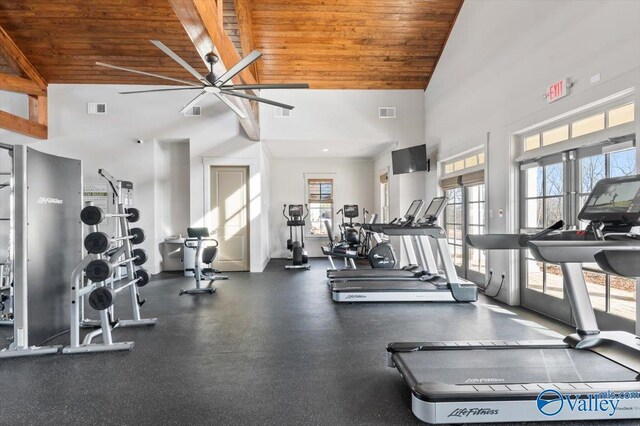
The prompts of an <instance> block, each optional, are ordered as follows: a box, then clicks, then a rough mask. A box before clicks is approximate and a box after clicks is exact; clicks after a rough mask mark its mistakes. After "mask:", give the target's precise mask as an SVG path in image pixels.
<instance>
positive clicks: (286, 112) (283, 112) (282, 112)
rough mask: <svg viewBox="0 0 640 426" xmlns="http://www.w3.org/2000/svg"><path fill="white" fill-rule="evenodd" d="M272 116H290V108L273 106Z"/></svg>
mask: <svg viewBox="0 0 640 426" xmlns="http://www.w3.org/2000/svg"><path fill="white" fill-rule="evenodd" d="M273 116H274V117H276V118H289V117H291V110H290V109H286V108H280V107H273Z"/></svg>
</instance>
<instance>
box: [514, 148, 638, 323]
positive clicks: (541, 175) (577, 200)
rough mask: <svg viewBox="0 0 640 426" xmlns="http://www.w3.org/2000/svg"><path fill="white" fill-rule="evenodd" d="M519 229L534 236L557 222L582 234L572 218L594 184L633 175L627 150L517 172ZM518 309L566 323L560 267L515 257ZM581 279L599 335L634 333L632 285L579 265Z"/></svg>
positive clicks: (585, 152)
mask: <svg viewBox="0 0 640 426" xmlns="http://www.w3.org/2000/svg"><path fill="white" fill-rule="evenodd" d="M521 170H522V171H521V200H522V201H521V218H520V220H521V223H522V224H523V225H524V226H523V228H522V231H523V232H530V233H533V232H536V231H539V230H541V229H543V228H544V227H547V226H549V225H551V224H552V223H554V222H556V221H557V220H560V219H562V220H564V221H565V223H566V225H567V226H568V227H569V228H572V229H577V228H581V229H582V228H584V227H585V226H586V224H585V223H581V222H580V221H578V219H577V217H578V213H579V212H580V209H581V208H582V205H583V204H584V201H585V200H586V198H587V196H588V194H589V192H590V191H591V189H592V188H593V186H594V185H595V183H596V182H597V181H599V180H600V179H604V178H607V177H617V176H629V175H633V174H635V173H636V150H635V148H634V147H633V146H624V145H623V146H621V147H620V148H619V149H618V150H616V149H615V146H613V147H611V146H609V147H608V149H605V148H603V147H591V148H583V149H580V150H577V151H570V152H567V153H564V154H559V155H556V156H553V157H548V158H544V159H541V160H538V161H536V162H535V163H532V164H528V165H523V166H522V167H521ZM520 270H521V293H520V294H521V303H522V305H523V306H525V307H528V308H530V309H533V310H535V311H538V312H541V313H543V314H545V315H548V316H551V317H554V318H557V319H559V320H561V321H563V322H566V323H572V322H573V319H572V316H571V306H570V304H569V300H568V299H567V296H566V291H565V288H564V281H563V278H562V273H561V272H560V267H559V266H558V265H555V264H548V263H545V262H538V261H537V260H535V259H534V258H533V257H532V256H531V253H530V252H529V251H524V252H523V253H522V256H521V268H520ZM583 270H584V276H585V280H586V282H587V287H588V290H589V296H590V298H591V304H592V306H593V308H594V309H595V311H596V317H597V318H598V323H599V324H600V327H601V328H602V329H605V330H606V329H615V330H627V331H631V332H635V319H636V290H635V288H636V282H635V280H634V279H629V278H623V277H618V276H614V275H609V274H606V273H604V272H603V271H602V270H601V269H600V268H598V265H597V264H595V263H594V264H584V265H583Z"/></svg>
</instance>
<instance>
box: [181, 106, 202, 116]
mask: <svg viewBox="0 0 640 426" xmlns="http://www.w3.org/2000/svg"><path fill="white" fill-rule="evenodd" d="M201 115H202V107H200V106H194V107H191V108H190V109H188V110H186V111H185V112H184V116H185V117H200V116H201Z"/></svg>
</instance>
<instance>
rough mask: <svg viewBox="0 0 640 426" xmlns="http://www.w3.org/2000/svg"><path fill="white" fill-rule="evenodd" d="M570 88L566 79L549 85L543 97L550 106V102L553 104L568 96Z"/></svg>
mask: <svg viewBox="0 0 640 426" xmlns="http://www.w3.org/2000/svg"><path fill="white" fill-rule="evenodd" d="M571 86H572V84H571V82H570V79H569V78H568V77H567V78H563V79H562V80H559V81H556V82H555V83H553V84H551V85H550V86H549V87H548V88H547V93H546V96H545V97H546V98H547V103H548V104H550V103H551V102H555V101H557V100H558V99H560V98H564V97H565V96H567V95H568V94H569V88H570V87H571Z"/></svg>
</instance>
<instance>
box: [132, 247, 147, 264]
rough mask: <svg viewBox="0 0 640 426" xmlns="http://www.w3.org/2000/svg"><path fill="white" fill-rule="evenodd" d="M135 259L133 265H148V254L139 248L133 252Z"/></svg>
mask: <svg viewBox="0 0 640 426" xmlns="http://www.w3.org/2000/svg"><path fill="white" fill-rule="evenodd" d="M132 254H133V257H135V258H136V259H135V260H134V261H133V264H134V265H136V266H142V265H144V264H145V263H147V259H148V256H147V252H146V251H145V250H144V249H141V248H137V249H133V251H132Z"/></svg>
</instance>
